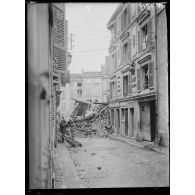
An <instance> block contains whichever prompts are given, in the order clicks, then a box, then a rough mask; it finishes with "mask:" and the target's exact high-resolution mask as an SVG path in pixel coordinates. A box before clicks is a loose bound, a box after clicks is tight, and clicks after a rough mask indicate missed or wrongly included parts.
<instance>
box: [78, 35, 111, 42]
mask: <svg viewBox="0 0 195 195" xmlns="http://www.w3.org/2000/svg"><path fill="white" fill-rule="evenodd" d="M78 36H82V37H85V38H87V39H93V40H98V41H99V40H100V41H104V42H105V41H106V40H108V38H106V37H105V38H103V37H90V36H89V35H84V34H79V35H76V34H75V37H78ZM96 38H98V39H96Z"/></svg>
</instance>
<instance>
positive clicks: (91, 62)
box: [66, 3, 118, 73]
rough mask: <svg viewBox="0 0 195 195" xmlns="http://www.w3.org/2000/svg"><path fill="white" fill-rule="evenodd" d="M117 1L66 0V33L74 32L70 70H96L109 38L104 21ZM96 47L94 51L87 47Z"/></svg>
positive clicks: (106, 53) (92, 48)
mask: <svg viewBox="0 0 195 195" xmlns="http://www.w3.org/2000/svg"><path fill="white" fill-rule="evenodd" d="M117 6H118V3H67V4H66V18H67V20H68V24H69V25H68V27H69V29H68V31H69V34H70V33H73V34H74V48H73V51H72V54H73V58H72V62H71V64H70V66H69V70H70V72H71V73H81V69H83V70H84V71H100V70H101V64H104V63H105V56H106V55H108V50H107V48H108V47H109V42H110V39H111V35H110V31H108V30H107V28H106V24H107V22H108V20H109V19H110V17H111V15H112V14H113V12H114V10H115V9H116V7H117ZM89 50H97V51H89Z"/></svg>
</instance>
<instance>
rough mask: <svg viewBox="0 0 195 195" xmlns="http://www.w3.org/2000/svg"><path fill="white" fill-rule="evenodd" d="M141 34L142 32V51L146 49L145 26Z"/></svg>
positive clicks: (146, 29) (146, 33) (146, 32)
mask: <svg viewBox="0 0 195 195" xmlns="http://www.w3.org/2000/svg"><path fill="white" fill-rule="evenodd" d="M141 32H142V44H141V48H142V50H145V49H146V41H147V35H148V28H147V24H146V25H145V26H143V27H142V29H141Z"/></svg>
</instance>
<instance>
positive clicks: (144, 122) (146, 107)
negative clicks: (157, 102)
mask: <svg viewBox="0 0 195 195" xmlns="http://www.w3.org/2000/svg"><path fill="white" fill-rule="evenodd" d="M141 132H143V138H144V140H147V141H151V126H150V104H149V103H143V104H141Z"/></svg>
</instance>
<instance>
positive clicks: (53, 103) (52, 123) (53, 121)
mask: <svg viewBox="0 0 195 195" xmlns="http://www.w3.org/2000/svg"><path fill="white" fill-rule="evenodd" d="M55 105H56V101H55V97H52V99H51V125H52V127H53V128H54V127H55Z"/></svg>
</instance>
